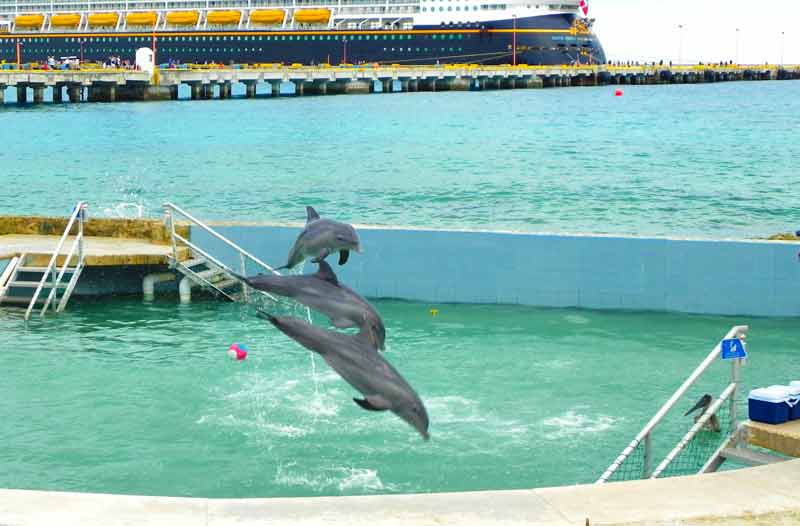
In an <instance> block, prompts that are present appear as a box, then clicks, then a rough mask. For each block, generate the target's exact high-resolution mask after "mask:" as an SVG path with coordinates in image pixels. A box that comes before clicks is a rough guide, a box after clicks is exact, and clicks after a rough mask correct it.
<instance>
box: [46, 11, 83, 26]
mask: <svg viewBox="0 0 800 526" xmlns="http://www.w3.org/2000/svg"><path fill="white" fill-rule="evenodd" d="M80 23H81V15H79V14H77V13H70V14H62V15H53V16H52V17H50V24H51V25H52V26H53V27H78V25H80Z"/></svg>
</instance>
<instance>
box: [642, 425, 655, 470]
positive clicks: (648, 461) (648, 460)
mask: <svg viewBox="0 0 800 526" xmlns="http://www.w3.org/2000/svg"><path fill="white" fill-rule="evenodd" d="M652 436H653V435H652V432H650V433H647V435H646V436H645V437H644V473H642V478H643V479H646V478H650V473H651V472H652V471H653V438H652Z"/></svg>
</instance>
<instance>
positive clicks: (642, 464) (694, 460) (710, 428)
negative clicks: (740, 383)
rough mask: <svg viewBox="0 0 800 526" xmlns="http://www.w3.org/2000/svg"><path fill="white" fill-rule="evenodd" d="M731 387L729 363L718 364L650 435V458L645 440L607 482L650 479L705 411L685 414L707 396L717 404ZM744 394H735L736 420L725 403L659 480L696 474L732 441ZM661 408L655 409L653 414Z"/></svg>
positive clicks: (741, 410) (689, 391)
mask: <svg viewBox="0 0 800 526" xmlns="http://www.w3.org/2000/svg"><path fill="white" fill-rule="evenodd" d="M729 383H730V362H724V361H722V360H719V361H717V362H716V363H715V364H713V365H712V366H711V367H709V369H708V370H706V372H705V373H704V375H703V376H702V377H701V378H700V379H699V380H698V381H697V383H696V384H695V385H693V386H692V387H691V388H690V389H689V390H688V391H687V392H686V394H684V396H683V397H682V398H681V399H680V400H679V401H678V403H677V404H676V405H675V406H674V407H673V408H672V410H671V411H670V412H669V413H668V414H667V415H666V416H665V417H664V419H663V420H662V421H661V422H659V424H658V425H657V426H656V427H655V429H654V430H653V431H652V432H651V458H650V459H647V458H645V457H646V455H645V440H644V439H643V440H642V441H641V442H640V443H639V444H638V445H637V446H636V448H635V449H634V450H633V451H632V452H631V453H630V455H629V456H628V457H627V458H626V459H625V460H624V461H623V462H622V464H621V465H620V466H619V467H617V469H616V471H614V473H612V475H611V476H610V477H609V478H608V482H621V481H626V480H641V479H644V478H649V476H650V475H651V474H652V473H653V471H654V470H655V469H656V467H657V466H658V465H659V464H660V463H661V462H662V461H663V460H664V459H665V458H666V457H667V455H668V454H669V453H670V452H671V451H672V450H673V448H675V447H676V446H677V445H678V444H679V442H680V441H681V440H682V439H683V438H684V436H685V435H686V434H687V433H688V432H689V430H690V429H691V428H692V426H694V424H695V422H696V421H697V420H696V419H698V418H699V417H700V416H702V415H703V413H704V412H705V410H706V407H702V408H699V409H697V410H695V411H694V412H692V413H690V414H688V415H687V414H686V413H687V412H688V411H689V410H691V409H692V408H693V407H694V406H695V404H697V403H698V402H699V401H700V400H701V399H702V398H703V397H704V396H706V395H710V396H711V403H712V404H713V403H714V402H716V401H717V399H718V398H719V396H721V394H722V391H721V390H720V386H727V385H728V384H729ZM740 395H741V393H740V392H739V391H737V392H735V393H734V394H733V395H732V396H733V397H735V399H736V416H735V417H734V415H732V414H731V400H730V398H728V399H726V400H725V401H724V402H723V403H722V404H721V405H720V407H719V408H718V409H717V411H716V413H715V415H714V417H713V418H710V419H709V421H708V422H707V423H706V425H705V426H703V428H701V429H700V431H698V432H697V433H696V434H695V436H694V437H693V438H692V439H691V440H690V441H689V442H688V443H687V444H686V446H685V447H684V448H683V450H681V451H680V452H679V453H678V454H677V455H676V456H675V458H674V459H673V460H672V462H670V464H669V465H668V466H666V468H664V470H663V471H662V472H661V474H660V475H659V478H663V477H676V476H683V475H693V474H697V473H698V472H699V471H700V469H701V468H702V467H703V466H704V465H705V464H706V462H707V461H708V460H709V459H710V457H711V456H712V455H713V454H714V453H715V452H716V451H717V449H719V447H720V446H722V444H723V443H724V442H725V441H726V440H727V439H728V438H729V437H730V433H731V431H732V429H733V428H735V425H733V424H732V419H733V418H736V419H740V418H742V417H743V416H744V415H746V414H747V407H746V406H747V404H746V402H745V401H744V400H742V399H741V396H740ZM656 409H658V405H654V411H655V410H656Z"/></svg>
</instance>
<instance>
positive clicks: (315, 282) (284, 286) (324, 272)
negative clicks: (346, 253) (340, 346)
mask: <svg viewBox="0 0 800 526" xmlns="http://www.w3.org/2000/svg"><path fill="white" fill-rule="evenodd" d="M318 265H319V270H318V271H317V272H316V274H311V275H307V276H257V277H253V278H246V277H244V276H238V275H237V277H238V278H240V279H241V280H242V281H244V282H245V283H247V284H248V285H250V286H251V287H253V288H254V289H257V290H263V291H265V292H270V293H272V294H277V295H278V296H286V297H288V298H293V299H295V300H296V301H298V302H299V303H302V304H303V305H305V306H306V307H310V308H312V309H314V310H316V311H319V312H321V313H322V314H324V315H326V316H327V317H328V318H330V320H331V323H332V324H333V326H334V327H336V328H337V329H347V328H350V327H361V326H362V325H364V324H365V323H366V324H367V325H368V326H369V328H370V329H371V330H370V331H368V334H369V335H370V336H372V337H374V341H373V342H372V343H373V345H374V346H375V347H377V348H378V349H383V348H384V342H385V341H386V328H385V327H384V325H383V320H382V319H381V317H380V315H379V314H378V312H377V311H376V310H375V309H374V308H373V307H372V305H370V304H369V303H368V302H367V300H365V299H364V298H363V297H361V296H360V295H359V294H358V293H356V292H355V291H353V290H352V289H350V288H348V287H346V286H344V285H342V284H341V283H339V280H338V279H337V278H336V274H335V273H334V272H333V269H332V268H331V266H330V265H328V264H327V263H326V262H324V261H320V262H319V263H318Z"/></svg>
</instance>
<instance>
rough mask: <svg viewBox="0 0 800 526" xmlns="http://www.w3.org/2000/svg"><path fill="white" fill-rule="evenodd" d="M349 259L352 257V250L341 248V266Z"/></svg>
mask: <svg viewBox="0 0 800 526" xmlns="http://www.w3.org/2000/svg"><path fill="white" fill-rule="evenodd" d="M348 259H350V251H349V250H340V251H339V266H342V265H344V264H345V263H347V260H348Z"/></svg>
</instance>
